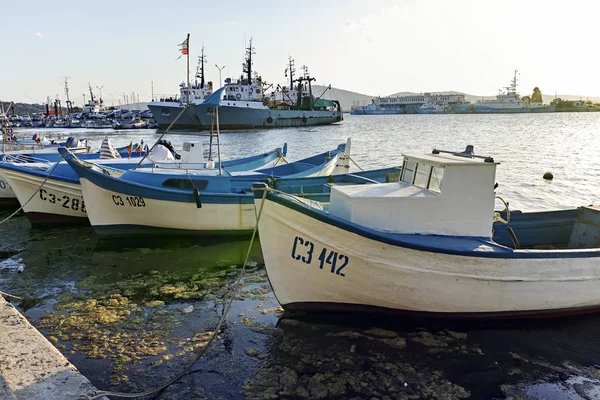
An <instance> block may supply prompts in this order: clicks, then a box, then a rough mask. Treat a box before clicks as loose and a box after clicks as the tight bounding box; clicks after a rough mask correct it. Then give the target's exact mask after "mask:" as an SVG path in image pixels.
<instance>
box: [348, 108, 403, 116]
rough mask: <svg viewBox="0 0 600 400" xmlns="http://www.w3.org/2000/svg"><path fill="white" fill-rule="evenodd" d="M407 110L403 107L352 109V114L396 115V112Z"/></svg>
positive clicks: (400, 112) (401, 112)
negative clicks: (393, 108) (392, 108)
mask: <svg viewBox="0 0 600 400" xmlns="http://www.w3.org/2000/svg"><path fill="white" fill-rule="evenodd" d="M406 113H407V112H406V110H403V109H395V110H384V109H380V110H356V109H355V110H351V111H350V115H396V114H406Z"/></svg>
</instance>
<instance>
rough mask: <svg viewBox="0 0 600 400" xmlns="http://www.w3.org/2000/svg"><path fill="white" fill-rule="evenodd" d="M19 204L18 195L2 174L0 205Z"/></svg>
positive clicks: (0, 179) (0, 177)
mask: <svg viewBox="0 0 600 400" xmlns="http://www.w3.org/2000/svg"><path fill="white" fill-rule="evenodd" d="M2 203H6V204H11V203H18V200H17V195H16V194H15V192H14V190H13V189H12V187H10V184H9V183H8V181H7V179H6V178H5V177H4V176H3V175H2V174H0V204H2Z"/></svg>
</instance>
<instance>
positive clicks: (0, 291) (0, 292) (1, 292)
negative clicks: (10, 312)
mask: <svg viewBox="0 0 600 400" xmlns="http://www.w3.org/2000/svg"><path fill="white" fill-rule="evenodd" d="M0 295H2V296H6V297H12V298H14V299H18V300H23V298H22V297H19V296H15V295H14V294H10V293H6V292H3V291H2V290H0Z"/></svg>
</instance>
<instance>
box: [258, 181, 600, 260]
mask: <svg viewBox="0 0 600 400" xmlns="http://www.w3.org/2000/svg"><path fill="white" fill-rule="evenodd" d="M257 187H260V186H257ZM254 196H255V197H256V198H260V197H261V196H262V192H261V191H256V192H255V193H254ZM267 199H268V200H271V201H273V202H275V203H278V204H280V205H282V206H284V207H287V208H289V209H292V210H294V211H297V212H299V213H301V214H304V215H306V216H308V217H311V218H314V219H316V220H318V221H320V222H323V223H325V224H328V225H331V226H334V227H337V228H340V229H343V230H345V231H348V232H351V233H354V234H356V235H359V236H362V237H364V238H367V239H371V240H375V241H378V242H382V243H386V244H389V245H392V246H398V247H404V248H407V249H412V250H419V251H425V252H431V253H440V254H451V255H457V256H465V257H478V258H501V259H532V258H537V259H557V258H591V257H594V258H599V261H600V249H585V250H552V251H540V250H513V249H511V248H508V247H505V246H502V245H499V244H497V243H495V242H493V241H492V240H491V239H489V238H478V237H458V236H441V235H414V234H400V233H386V232H380V231H377V230H374V229H371V228H366V227H364V226H361V225H358V224H355V223H352V222H349V221H345V220H342V219H340V218H337V217H334V216H332V215H329V214H328V213H326V212H323V211H320V210H316V209H313V208H311V207H309V206H307V205H305V204H301V203H299V202H296V201H293V200H290V199H288V198H285V197H284V196H282V195H278V194H275V193H271V192H269V193H268V194H267ZM481 246H485V248H486V251H477V249H478V248H480V247H481Z"/></svg>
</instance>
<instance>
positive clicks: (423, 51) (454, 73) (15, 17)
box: [0, 0, 600, 105]
mask: <svg viewBox="0 0 600 400" xmlns="http://www.w3.org/2000/svg"><path fill="white" fill-rule="evenodd" d="M0 9H1V10H2V27H3V29H2V31H3V33H4V35H3V43H2V49H3V51H2V62H1V63H0V99H1V100H5V101H6V100H13V101H15V102H32V103H42V102H45V100H46V97H47V96H50V97H51V98H54V97H56V95H59V96H60V98H61V99H62V100H63V101H64V100H65V95H64V88H63V85H62V82H63V81H64V77H65V76H68V77H69V79H68V82H69V87H70V96H71V100H73V101H74V102H75V104H81V103H82V101H83V95H84V94H85V96H86V99H88V100H89V91H88V88H87V86H88V82H89V83H90V84H91V85H92V88H93V90H94V94H95V95H98V93H99V90H98V89H97V88H96V87H102V97H103V98H104V100H105V104H107V105H113V104H114V105H118V104H119V101H121V102H123V93H131V92H135V93H136V94H137V95H138V96H139V98H140V101H150V98H151V92H152V83H151V82H153V87H154V93H155V95H157V94H164V95H175V94H177V93H178V91H179V88H178V85H179V83H180V82H182V81H184V80H185V75H186V59H185V57H182V58H180V59H179V60H176V59H177V58H178V56H179V50H178V49H179V47H178V44H179V43H181V42H182V41H183V40H184V39H185V37H186V35H187V34H188V33H189V34H190V35H191V36H190V69H191V71H192V74H193V72H194V71H195V69H196V65H197V56H198V54H199V53H200V49H201V48H202V46H204V51H205V54H206V57H207V61H208V62H207V64H206V76H207V80H212V81H213V82H215V86H218V82H219V71H218V69H217V68H216V66H215V64H218V65H219V66H225V68H224V69H223V70H222V78H223V80H224V79H225V77H226V76H232V77H237V76H239V75H240V74H241V68H242V61H243V57H244V47H245V41H247V40H248V39H250V38H252V39H253V45H254V47H255V50H256V56H255V63H254V69H255V70H256V71H258V72H259V74H260V75H261V76H262V77H263V79H264V80H266V81H267V82H275V83H284V82H286V78H285V77H284V70H285V68H286V64H287V60H288V57H290V56H292V57H293V58H294V59H295V63H296V66H297V70H298V72H300V67H301V66H302V65H307V66H308V68H309V72H310V73H311V75H312V76H314V77H315V78H316V79H317V83H319V84H326V85H327V84H331V85H332V86H334V87H336V88H340V89H345V90H350V91H355V92H359V93H363V94H368V95H374V96H377V95H380V96H385V95H389V94H392V93H396V92H402V91H410V92H428V91H446V90H453V91H461V92H465V93H469V94H474V95H494V94H496V93H498V89H499V88H501V87H504V86H507V85H508V84H509V83H510V80H511V79H512V76H513V73H514V70H515V69H518V70H519V89H520V92H521V94H522V95H525V94H530V93H531V91H532V89H533V87H535V86H538V87H540V89H541V90H542V93H544V94H555V93H559V94H571V95H582V96H600V79H598V78H597V69H598V64H599V63H598V62H599V61H600V52H599V51H598V38H599V37H600V35H599V32H598V28H597V26H598V25H597V19H598V15H600V13H599V11H600V2H596V1H594V0H590V1H571V2H565V1H560V2H558V1H552V0H546V1H537V0H520V1H512V0H506V1H505V0H503V1H493V2H492V1H477V0H473V1H471V0H454V1H445V0H439V1H438V0H418V1H417V0H396V1H386V0H368V1H366V0H360V1H343V0H339V1H338V0H327V1H312V0H305V1H298V2H284V1H270V0H265V1H254V2H248V1H227V0H221V1H210V2H209V1H202V0H177V1H170V2H169V1H165V0H144V1H138V0H128V1H115V0H105V1H93V2H85V1H81V0H77V1H61V0H55V1H50V2H49V1H45V0H44V1H40V0H30V1H28V2H26V3H15V2H14V1H10V2H9V1H8V0H0ZM192 76H193V75H192Z"/></svg>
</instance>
